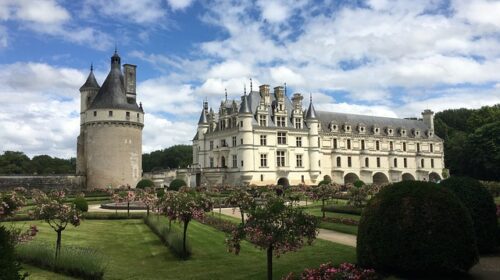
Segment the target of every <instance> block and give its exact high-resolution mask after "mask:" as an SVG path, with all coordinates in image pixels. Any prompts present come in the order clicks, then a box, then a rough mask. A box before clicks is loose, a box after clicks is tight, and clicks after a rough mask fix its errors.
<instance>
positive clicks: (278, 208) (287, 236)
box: [226, 196, 319, 279]
mask: <svg viewBox="0 0 500 280" xmlns="http://www.w3.org/2000/svg"><path fill="white" fill-rule="evenodd" d="M318 223H319V220H318V219H317V218H316V217H314V216H311V215H308V214H305V213H304V212H303V211H302V209H300V208H294V207H292V206H290V205H286V203H285V200H283V199H282V198H280V197H276V196H268V197H267V199H266V200H265V202H264V204H263V205H261V206H257V207H254V208H251V209H250V210H249V212H248V219H247V222H246V224H240V226H239V228H238V229H237V230H235V231H234V232H233V233H232V234H231V236H230V238H228V239H227V240H226V243H227V245H228V248H229V251H230V252H234V253H235V254H239V252H240V248H241V247H240V241H241V240H242V239H243V238H247V239H248V240H249V241H250V242H252V243H253V244H255V246H257V247H259V248H261V249H263V250H266V252H267V278H268V279H272V277H273V255H275V256H277V257H279V256H280V255H281V254H284V253H286V252H289V251H296V250H298V249H300V248H301V247H302V246H304V243H307V244H309V245H310V244H311V243H312V242H313V241H314V239H315V238H316V235H317V233H318V231H317V226H318Z"/></svg>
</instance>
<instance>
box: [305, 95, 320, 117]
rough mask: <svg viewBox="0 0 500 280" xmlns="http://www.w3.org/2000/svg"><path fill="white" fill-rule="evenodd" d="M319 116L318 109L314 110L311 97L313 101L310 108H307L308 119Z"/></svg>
mask: <svg viewBox="0 0 500 280" xmlns="http://www.w3.org/2000/svg"><path fill="white" fill-rule="evenodd" d="M317 118H318V116H317V114H316V110H314V105H313V102H312V98H311V101H310V103H309V109H307V114H306V120H310V119H317Z"/></svg>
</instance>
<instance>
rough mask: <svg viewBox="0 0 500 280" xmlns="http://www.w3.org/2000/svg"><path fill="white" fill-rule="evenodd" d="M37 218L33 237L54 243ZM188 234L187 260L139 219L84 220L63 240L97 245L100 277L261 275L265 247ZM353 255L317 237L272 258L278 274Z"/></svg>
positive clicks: (197, 231) (207, 232) (202, 229)
mask: <svg viewBox="0 0 500 280" xmlns="http://www.w3.org/2000/svg"><path fill="white" fill-rule="evenodd" d="M162 219H164V220H165V222H166V219H165V218H162ZM32 223H33V222H32ZM36 223H37V224H38V226H39V230H40V232H39V235H38V236H37V237H36V239H39V240H48V241H50V242H55V237H56V234H55V232H54V231H53V230H52V229H50V228H49V227H48V225H47V224H45V223H42V222H36ZM21 224H24V222H21ZM28 224H29V223H28ZM188 237H189V241H190V243H191V246H192V248H193V255H192V257H191V259H190V260H187V261H181V260H178V259H177V258H176V257H175V256H174V255H173V254H172V253H170V252H169V250H168V249H167V248H166V247H165V246H163V245H162V244H161V243H160V241H159V239H158V238H157V236H156V235H154V234H153V233H151V231H150V230H149V229H148V228H147V227H146V226H145V225H144V224H143V222H142V220H87V221H84V222H82V224H81V226H80V227H78V228H74V227H72V226H68V228H67V229H66V230H65V231H64V232H63V236H62V243H63V246H65V245H75V246H81V247H91V248H96V249H98V250H100V251H101V252H102V253H103V254H104V255H105V256H107V259H108V261H109V263H108V267H107V270H106V273H105V279H264V278H265V275H266V266H265V265H266V261H265V252H264V251H260V250H259V249H257V248H255V247H254V246H253V245H252V244H250V243H247V242H243V243H242V249H241V253H240V255H239V256H235V255H232V254H230V253H227V251H226V246H225V244H224V239H225V235H224V233H222V232H220V231H217V230H215V229H214V228H211V227H209V226H205V225H202V224H200V223H197V222H192V223H190V226H189V231H188ZM35 242H36V241H35ZM355 254H356V253H355V249H354V248H352V247H349V246H344V245H340V244H335V243H331V242H328V241H324V240H319V239H318V240H316V241H315V242H314V245H313V246H306V247H304V248H303V249H301V250H300V251H298V252H294V253H288V254H285V255H283V256H281V257H280V258H276V259H275V260H274V275H275V278H276V279H280V278H281V277H282V276H283V275H285V274H287V273H288V272H290V271H296V272H300V271H302V270H303V269H304V268H307V267H315V266H318V265H319V264H321V263H325V262H327V261H332V260H333V261H334V262H335V263H340V262H355V259H356V257H355V256H356V255H355ZM26 270H27V271H29V272H31V273H32V276H31V277H30V279H68V278H64V277H61V278H54V277H52V276H51V274H49V273H48V272H45V271H43V270H39V269H36V268H33V267H30V266H27V267H26Z"/></svg>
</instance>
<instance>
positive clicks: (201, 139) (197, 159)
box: [193, 101, 209, 167]
mask: <svg viewBox="0 0 500 280" xmlns="http://www.w3.org/2000/svg"><path fill="white" fill-rule="evenodd" d="M207 115H208V102H206V101H205V102H203V108H202V109H201V114H200V119H199V120H198V129H197V131H196V137H195V138H194V139H193V164H199V165H200V167H205V163H204V161H203V159H204V158H205V153H206V152H205V151H206V150H207V149H206V147H205V134H206V133H207V131H208V126H209V124H208V118H207Z"/></svg>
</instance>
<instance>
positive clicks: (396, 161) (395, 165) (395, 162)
mask: <svg viewBox="0 0 500 280" xmlns="http://www.w3.org/2000/svg"><path fill="white" fill-rule="evenodd" d="M394 167H398V159H397V158H395V159H394Z"/></svg>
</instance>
